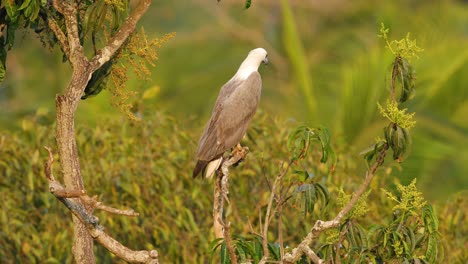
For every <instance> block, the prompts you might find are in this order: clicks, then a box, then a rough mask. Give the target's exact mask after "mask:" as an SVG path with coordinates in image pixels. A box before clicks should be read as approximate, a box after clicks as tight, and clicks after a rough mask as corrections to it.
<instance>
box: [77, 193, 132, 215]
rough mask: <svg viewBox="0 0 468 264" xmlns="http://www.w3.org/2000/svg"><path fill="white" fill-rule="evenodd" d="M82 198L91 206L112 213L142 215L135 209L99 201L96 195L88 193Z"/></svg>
mask: <svg viewBox="0 0 468 264" xmlns="http://www.w3.org/2000/svg"><path fill="white" fill-rule="evenodd" d="M80 198H81V200H82V201H83V202H84V203H86V204H87V205H89V206H90V207H92V208H95V209H100V210H103V211H106V212H108V213H111V214H117V215H125V216H139V215H140V214H139V213H137V212H135V211H134V210H133V209H128V210H123V209H117V208H113V207H110V206H107V205H105V204H103V203H102V202H99V201H97V200H96V197H89V196H87V195H83V196H81V197H80Z"/></svg>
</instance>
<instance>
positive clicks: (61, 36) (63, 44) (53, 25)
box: [46, 16, 70, 58]
mask: <svg viewBox="0 0 468 264" xmlns="http://www.w3.org/2000/svg"><path fill="white" fill-rule="evenodd" d="M46 19H47V25H49V28H50V29H51V30H52V32H54V35H55V37H56V38H57V40H58V42H59V44H60V48H62V51H63V53H65V56H66V57H67V58H68V57H69V56H70V47H69V45H68V40H67V36H65V33H63V31H62V30H61V29H60V26H59V25H58V24H57V21H55V19H54V18H53V17H51V16H47V18H46Z"/></svg>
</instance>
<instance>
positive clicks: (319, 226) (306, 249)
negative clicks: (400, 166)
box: [283, 144, 388, 264]
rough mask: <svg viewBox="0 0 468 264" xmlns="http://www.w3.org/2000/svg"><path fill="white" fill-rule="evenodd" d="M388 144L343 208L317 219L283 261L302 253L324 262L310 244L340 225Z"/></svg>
mask: <svg viewBox="0 0 468 264" xmlns="http://www.w3.org/2000/svg"><path fill="white" fill-rule="evenodd" d="M387 150H388V145H387V144H385V145H384V147H383V149H382V150H381V151H380V153H379V155H378V157H377V159H376V161H375V163H374V164H373V165H372V166H371V167H370V168H369V170H368V171H367V173H366V178H365V180H364V182H363V183H362V184H361V185H360V186H359V188H358V190H357V191H356V192H355V193H354V195H353V197H352V198H351V200H350V201H349V202H348V203H347V204H346V205H345V207H344V208H343V209H341V211H340V212H339V213H338V214H337V216H336V217H335V218H333V219H332V220H329V221H322V220H317V221H316V222H315V224H314V226H313V227H312V230H311V231H310V232H309V234H307V236H306V238H304V240H302V242H301V243H300V244H299V245H298V246H297V247H296V248H294V249H293V250H292V251H291V253H287V254H286V255H285V256H284V257H283V262H284V263H296V262H297V261H298V260H299V259H300V258H301V256H302V255H304V254H305V255H306V256H308V257H309V258H310V259H311V260H312V261H314V263H316V264H318V263H325V262H324V261H323V260H322V259H320V258H319V257H318V256H317V254H315V252H314V251H313V250H312V249H311V248H310V246H309V245H310V244H312V242H313V241H314V240H315V239H316V238H317V237H318V236H319V235H320V234H321V233H322V232H323V231H325V230H327V229H330V228H334V227H338V226H339V225H340V222H341V220H342V219H343V218H344V217H345V216H346V215H347V214H348V213H349V211H351V209H352V208H353V207H354V206H355V205H356V203H357V201H358V200H359V198H360V197H361V196H362V195H363V194H364V192H365V191H366V190H367V188H368V187H369V184H370V183H371V181H372V179H373V177H374V175H375V172H376V171H377V169H378V168H379V167H380V166H381V165H382V164H383V162H384V159H385V155H386V154H387Z"/></svg>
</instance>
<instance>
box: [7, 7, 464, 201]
mask: <svg viewBox="0 0 468 264" xmlns="http://www.w3.org/2000/svg"><path fill="white" fill-rule="evenodd" d="M381 22H384V23H385V24H386V25H387V27H390V29H391V32H390V38H393V39H400V38H403V37H404V36H405V35H406V33H407V32H411V37H412V38H415V39H416V40H417V41H418V44H419V46H420V47H422V48H423V49H424V52H423V53H422V54H421V55H420V58H419V59H415V60H414V61H413V64H414V67H415V69H416V71H417V81H416V88H417V95H416V97H415V99H414V100H413V101H411V102H410V103H409V104H407V105H406V107H408V108H409V111H411V112H413V111H415V112H417V114H416V119H417V122H418V123H417V127H416V129H415V131H414V132H413V133H414V143H415V144H414V148H413V152H412V154H411V155H410V158H409V159H408V161H407V162H406V163H405V165H404V170H402V171H401V172H400V177H401V178H402V179H404V181H406V182H409V181H410V180H411V179H412V178H414V177H417V178H419V179H420V181H419V183H420V184H421V185H422V186H423V188H424V189H425V193H426V194H427V195H428V196H429V197H431V198H440V199H445V198H447V197H448V195H449V194H450V193H453V192H456V191H459V190H462V189H466V188H467V186H468V177H466V175H467V173H468V168H467V166H466V165H465V164H467V163H468V147H466V146H468V135H467V129H468V121H467V120H468V118H467V115H468V101H467V96H468V68H467V67H468V64H467V60H468V48H467V47H468V45H467V44H468V8H467V4H466V2H465V1H426V0H424V1H416V0H414V1H363V0H361V1H352V2H350V1H340V0H334V1H289V3H288V1H267V0H256V1H253V5H252V7H251V8H250V9H248V10H245V9H243V2H242V1H238V0H223V1H221V2H219V3H218V2H216V1H205V0H196V1H175V2H158V1H156V2H154V3H153V4H152V6H151V8H150V10H149V12H148V13H147V14H146V15H145V16H144V18H143V20H142V23H141V26H143V27H144V28H145V31H146V32H147V33H149V34H150V35H151V36H154V37H160V36H162V35H163V34H165V33H168V32H176V33H177V36H176V38H174V39H172V40H170V41H169V42H168V43H166V44H164V46H163V47H162V49H161V50H160V51H159V61H158V63H157V66H156V67H155V68H153V77H152V80H151V81H141V80H138V79H137V78H132V79H131V80H130V81H129V82H128V86H129V87H130V88H131V89H133V90H136V91H139V92H140V95H139V97H138V98H135V102H138V101H141V95H142V93H143V92H144V91H145V90H146V89H148V88H153V89H154V91H157V92H158V93H157V95H156V96H155V97H153V98H152V99H151V100H145V101H144V108H145V109H146V110H147V111H151V112H155V111H163V112H167V113H168V114H169V115H171V116H174V117H177V118H178V119H179V120H180V121H181V122H183V123H184V125H186V126H187V128H188V129H193V130H195V131H197V132H198V133H199V132H200V131H201V129H202V126H203V124H204V122H205V120H206V119H207V118H208V115H209V114H210V112H211V107H212V105H213V103H214V101H215V99H216V96H217V93H218V90H219V87H220V86H221V85H222V84H223V83H224V82H225V81H226V80H228V79H229V78H230V77H231V76H232V75H233V74H234V72H235V71H236V70H237V67H238V66H239V64H240V62H241V61H242V60H243V59H244V57H245V56H246V54H247V52H248V51H249V50H251V49H252V48H255V47H264V48H265V49H267V50H268V52H269V57H270V61H271V64H270V65H269V66H267V67H262V68H261V69H260V72H261V74H262V77H263V80H264V85H263V86H264V89H263V95H262V101H261V105H260V109H261V111H263V112H265V113H268V114H269V115H271V116H277V117H281V118H283V119H285V120H286V119H293V120H296V121H298V122H299V123H305V124H308V125H312V126H315V125H318V124H321V125H324V126H327V127H329V128H330V130H331V131H332V133H333V134H334V135H335V138H336V139H335V141H336V142H340V143H345V144H346V146H349V147H350V148H351V149H352V150H353V151H354V153H356V158H357V153H358V152H359V151H360V150H362V149H363V148H365V147H367V145H368V144H369V143H370V142H372V140H373V138H374V137H375V136H376V135H379V134H380V132H381V131H380V130H381V127H382V124H383V122H385V121H384V120H383V119H382V118H381V117H380V116H379V114H378V112H377V108H376V104H375V102H376V100H380V101H382V98H385V97H386V96H387V95H388V93H387V92H388V87H389V78H388V76H389V75H388V73H389V67H390V64H391V60H392V57H391V54H390V52H388V50H386V49H385V48H384V43H382V42H383V41H382V40H381V39H379V38H378V37H377V34H378V29H379V27H380V23H381ZM7 70H8V71H7V77H6V80H5V81H4V82H3V83H2V84H0V85H1V86H0V109H1V111H0V128H1V129H5V130H13V131H16V130H18V129H21V127H22V125H24V124H23V119H24V118H26V117H30V116H34V115H36V114H37V113H38V112H39V113H40V114H43V115H49V116H51V118H53V115H54V113H53V112H54V97H55V95H56V94H57V93H60V92H61V91H62V90H63V89H64V87H66V84H67V82H68V80H69V76H70V69H69V66H68V65H67V64H64V63H62V62H61V56H60V54H59V52H58V48H55V50H52V51H49V50H46V49H44V48H43V47H42V46H41V44H40V41H39V40H38V39H36V38H35V37H34V35H33V34H31V32H24V34H23V35H22V36H18V37H17V43H16V46H15V47H14V48H13V50H12V51H10V52H9V54H8V61H7ZM109 98H110V95H109V93H108V92H103V93H102V94H100V95H99V96H97V97H94V98H91V99H88V100H86V101H82V102H81V104H80V106H79V109H78V112H77V115H78V116H77V123H78V124H83V125H85V126H86V125H89V126H94V125H95V124H97V123H98V122H101V121H103V120H106V119H115V118H123V115H122V114H121V113H120V112H119V111H118V110H117V109H116V108H114V107H112V106H111V105H110V100H109ZM195 134H197V133H195ZM193 140H194V141H196V140H197V138H196V137H195V138H193Z"/></svg>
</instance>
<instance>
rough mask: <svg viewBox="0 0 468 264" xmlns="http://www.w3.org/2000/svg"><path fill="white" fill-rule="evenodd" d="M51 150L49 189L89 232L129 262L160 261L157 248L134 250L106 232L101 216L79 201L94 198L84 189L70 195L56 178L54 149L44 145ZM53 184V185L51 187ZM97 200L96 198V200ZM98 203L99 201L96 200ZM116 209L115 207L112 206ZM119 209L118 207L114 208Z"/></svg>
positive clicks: (152, 263)
mask: <svg viewBox="0 0 468 264" xmlns="http://www.w3.org/2000/svg"><path fill="white" fill-rule="evenodd" d="M44 148H45V149H46V150H47V151H48V152H49V158H48V159H47V161H46V163H45V166H44V171H45V174H46V177H47V180H48V181H49V189H50V191H51V193H52V194H53V195H54V196H55V197H56V198H57V199H58V200H59V201H60V202H62V203H63V204H64V205H65V206H66V207H67V208H68V209H69V210H70V211H71V212H72V213H73V215H75V216H76V217H77V218H78V219H80V221H81V222H82V223H84V225H85V226H86V229H87V230H88V232H89V234H90V235H91V236H92V237H93V238H94V239H95V240H96V241H98V242H99V243H100V244H101V245H103V246H104V247H105V248H107V250H109V251H110V252H112V253H113V254H115V255H116V256H118V257H119V258H121V259H123V260H125V261H127V262H137V263H149V264H157V263H159V262H158V252H157V251H156V250H150V251H148V250H140V251H134V250H131V249H129V248H127V247H125V246H124V245H122V244H121V243H120V242H118V241H117V240H115V239H114V238H112V237H111V236H109V235H108V234H106V233H105V232H104V227H103V226H101V225H100V224H99V218H97V217H96V216H94V215H92V214H90V213H89V212H88V210H87V209H86V208H85V206H84V205H83V204H81V203H80V202H78V201H82V200H83V198H84V200H87V199H88V201H89V200H93V199H92V198H90V197H88V196H87V195H84V194H85V192H84V191H74V192H76V193H75V194H76V196H70V194H71V192H72V191H68V190H66V189H65V188H64V187H63V186H62V185H61V184H60V182H58V181H57V180H55V178H54V175H53V174H52V164H53V162H54V156H53V154H52V150H51V148H49V147H44ZM50 186H52V187H53V188H52V187H50ZM71 197H79V198H81V199H79V200H77V199H75V200H73V199H69V198H71ZM94 201H95V200H94ZM95 202H96V201H95ZM96 203H98V202H96ZM112 209H114V208H112ZM114 210H118V209H114ZM118 211H125V210H118Z"/></svg>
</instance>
